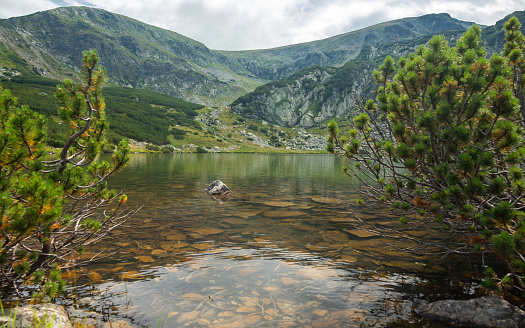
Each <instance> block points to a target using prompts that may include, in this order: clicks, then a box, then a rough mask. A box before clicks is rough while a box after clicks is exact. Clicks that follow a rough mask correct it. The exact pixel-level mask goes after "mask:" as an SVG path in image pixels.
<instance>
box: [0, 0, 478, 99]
mask: <svg viewBox="0 0 525 328" xmlns="http://www.w3.org/2000/svg"><path fill="white" fill-rule="evenodd" d="M470 25H472V23H469V22H462V21H459V20H456V19H453V18H451V17H450V16H449V15H448V14H432V15H425V16H421V17H413V18H405V19H399V20H395V21H391V22H386V23H383V24H378V25H374V26H371V27H368V28H365V29H361V30H359V31H354V32H350V33H346V34H342V35H338V36H334V37H332V38H328V39H324V40H320V41H314V42H308V43H302V44H297V45H291V46H286V47H280V48H274V49H267V50H253V51H216V50H211V49H209V48H207V47H206V46H205V45H203V44H202V43H200V42H197V41H195V40H192V39H190V38H187V37H185V36H183V35H180V34H178V33H175V32H172V31H168V30H164V29H161V28H157V27H154V26H151V25H148V24H144V23H142V22H139V21H137V20H134V19H131V18H128V17H125V16H122V15H118V14H113V13H110V12H107V11H105V10H102V9H96V8H90V7H63V8H57V9H53V10H49V11H44V12H38V13H34V14H32V15H28V16H23V17H14V18H10V19H2V20H0V41H1V42H0V66H1V67H2V69H1V70H0V76H4V77H10V76H13V75H17V74H22V75H40V76H44V77H50V78H54V79H58V80H62V79H64V78H72V77H75V76H77V70H78V67H79V65H80V63H81V53H82V51H84V50H87V49H97V50H98V52H99V55H100V57H101V60H102V64H103V65H104V66H105V67H106V69H107V75H108V77H109V79H110V83H112V84H113V85H119V86H128V87H133V88H147V89H150V90H153V91H156V92H161V93H164V94H168V95H172V96H176V97H178V98H182V99H184V100H187V101H191V102H196V103H200V104H207V105H225V104H229V103H231V102H232V101H233V100H234V99H237V98H238V97H240V96H242V95H244V94H246V93H247V92H249V91H253V90H254V89H255V88H256V87H257V86H260V85H262V84H263V83H266V82H269V81H273V80H279V79H282V78H285V77H287V76H290V75H292V74H293V73H295V72H297V71H299V70H301V69H304V68H307V67H312V66H315V65H322V66H327V65H330V66H342V65H344V64H345V63H346V62H348V61H349V60H352V59H354V58H356V57H357V55H358V54H359V53H360V52H361V50H362V49H363V47H364V46H365V45H372V46H379V45H381V44H383V43H385V42H392V41H398V40H410V39H413V38H417V37H419V36H422V35H426V34H429V33H430V34H432V33H439V32H443V31H446V30H464V29H466V28H467V27H468V26H470Z"/></svg>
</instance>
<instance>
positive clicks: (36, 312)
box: [0, 303, 72, 328]
mask: <svg viewBox="0 0 525 328" xmlns="http://www.w3.org/2000/svg"><path fill="white" fill-rule="evenodd" d="M13 318H16V322H15V323H14V325H12V324H13V322H12V320H13ZM36 318H38V320H37V319H36ZM39 321H40V322H45V323H46V325H44V326H45V327H52V328H72V326H71V322H70V320H69V315H68V313H67V311H66V309H64V307H63V306H60V305H57V304H50V303H47V304H37V305H26V306H21V307H17V308H16V309H13V310H11V311H9V312H7V314H6V315H5V316H0V327H6V326H7V327H17V328H30V327H35V326H36V325H34V323H35V322H39Z"/></svg>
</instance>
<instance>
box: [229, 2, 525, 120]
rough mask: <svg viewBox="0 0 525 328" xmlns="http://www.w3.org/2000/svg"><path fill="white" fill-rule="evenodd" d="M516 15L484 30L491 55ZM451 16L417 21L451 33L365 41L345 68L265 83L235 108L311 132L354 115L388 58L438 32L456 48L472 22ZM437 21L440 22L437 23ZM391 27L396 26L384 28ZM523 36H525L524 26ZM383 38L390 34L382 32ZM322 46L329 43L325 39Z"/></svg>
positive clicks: (319, 69)
mask: <svg viewBox="0 0 525 328" xmlns="http://www.w3.org/2000/svg"><path fill="white" fill-rule="evenodd" d="M511 16H516V17H517V18H518V19H520V21H522V22H525V11H521V12H515V13H513V14H512V15H508V16H507V17H505V18H504V19H502V20H500V21H498V22H497V23H496V24H495V25H494V26H490V27H485V28H484V30H483V34H482V41H483V43H484V46H485V47H486V48H487V51H488V53H495V52H499V51H501V50H502V49H503V45H504V44H505V33H504V31H503V24H504V23H505V21H507V20H508V19H509V18H510V17H511ZM446 17H448V16H447V15H444V14H441V15H426V16H422V17H419V18H416V19H415V20H416V21H426V22H427V23H428V24H432V22H437V23H436V24H437V25H438V26H440V27H442V28H446V27H450V28H452V30H449V31H440V32H438V33H429V34H426V35H423V36H419V37H414V38H407V39H403V40H394V41H390V42H387V40H386V39H383V40H382V41H381V42H365V43H363V44H362V47H361V48H360V53H359V55H358V56H357V57H356V58H352V59H350V60H349V61H347V62H346V64H344V65H343V66H342V67H313V68H306V69H303V70H301V71H298V72H295V73H294V74H293V75H291V76H289V77H287V78H284V79H282V80H280V81H275V82H270V83H268V84H265V85H262V86H260V87H258V88H257V89H255V90H254V91H253V92H251V93H248V94H246V95H244V96H242V97H239V98H238V99H236V100H235V101H234V102H233V103H232V104H231V110H232V112H234V113H237V114H240V115H243V116H245V117H249V118H252V119H259V120H263V121H268V122H271V123H275V124H279V125H282V126H289V127H291V126H297V125H298V126H301V127H306V128H309V127H321V126H323V125H324V122H326V121H327V120H330V119H332V118H343V117H345V116H351V115H352V114H353V112H352V110H353V107H354V106H355V101H356V99H355V96H357V97H358V98H362V99H370V98H373V93H372V90H373V81H372V80H371V72H372V71H373V70H374V69H375V68H376V67H377V66H378V65H379V64H380V63H381V62H382V60H383V59H384V58H385V57H386V56H387V55H391V56H393V57H400V56H404V55H408V54H409V53H411V52H414V51H415V50H416V49H417V47H419V46H420V45H422V44H425V43H426V42H428V40H430V38H432V37H433V36H434V35H436V34H442V35H444V36H445V38H447V40H449V43H450V44H452V45H453V44H454V43H455V41H456V40H457V39H458V38H459V37H460V36H461V34H463V32H464V31H465V30H464V29H457V28H459V27H467V26H468V24H464V25H458V24H454V23H450V25H447V24H446V22H445V21H443V19H444V18H446ZM432 18H434V19H436V18H437V20H433V19H432ZM410 20H412V19H405V20H400V21H398V23H397V24H400V25H396V24H395V25H393V26H397V27H396V28H395V30H396V31H400V28H399V26H403V25H405V24H407V23H408V22H409V21H410ZM439 22H441V23H439ZM389 24H392V22H390V23H385V24H380V25H389ZM411 24H412V23H411ZM412 25H413V24H412ZM391 26H392V25H390V27H391ZM369 29H373V30H374V31H375V32H374V33H378V32H377V31H379V29H378V27H377V26H375V27H373V28H369ZM365 30H366V29H365ZM387 30H390V29H387ZM427 31H428V30H427ZM522 32H525V27H523V26H522ZM407 33H408V32H407ZM384 34H387V33H385V30H384V29H383V35H384ZM362 35H365V38H366V39H369V40H370V39H373V38H371V37H368V38H367V37H366V35H370V34H365V33H361V36H362ZM407 35H408V34H407ZM391 39H394V38H391ZM319 42H325V40H323V41H319Z"/></svg>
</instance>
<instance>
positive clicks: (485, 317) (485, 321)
mask: <svg viewBox="0 0 525 328" xmlns="http://www.w3.org/2000/svg"><path fill="white" fill-rule="evenodd" d="M417 312H418V313H419V314H420V315H422V316H425V317H428V318H432V319H435V320H440V321H444V322H447V323H450V324H454V325H455V326H456V325H457V326H459V327H475V328H525V311H522V310H520V309H519V308H518V307H516V306H514V305H512V304H510V303H509V302H507V301H506V300H505V299H504V298H503V297H500V296H494V295H492V296H485V297H480V298H476V299H472V300H468V301H464V300H444V301H437V302H434V303H430V304H427V305H425V306H423V307H421V308H419V309H417Z"/></svg>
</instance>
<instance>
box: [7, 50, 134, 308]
mask: <svg viewBox="0 0 525 328" xmlns="http://www.w3.org/2000/svg"><path fill="white" fill-rule="evenodd" d="M83 57H84V58H83V59H84V66H83V80H82V82H83V83H82V85H75V84H73V83H72V82H71V81H68V80H66V81H64V85H62V86H59V87H57V89H56V97H57V99H58V102H59V104H60V107H59V114H60V117H61V119H62V120H63V121H64V125H65V126H67V132H68V133H67V137H66V140H65V142H64V144H63V145H62V147H61V151H60V152H59V154H58V156H57V157H56V158H48V156H47V155H46V153H45V150H44V139H45V130H44V129H43V127H44V117H43V115H39V114H37V113H36V112H34V111H32V110H30V109H29V107H28V106H26V105H22V106H20V107H17V98H15V97H13V96H12V95H11V92H10V91H9V90H3V89H2V90H0V91H1V92H0V132H1V133H0V208H1V215H0V217H1V225H0V270H1V275H0V287H1V288H3V289H4V290H5V289H8V290H11V292H12V293H17V294H18V296H20V297H22V293H23V292H24V293H25V292H27V291H31V290H35V291H36V293H34V295H33V296H34V297H36V298H38V299H45V298H53V297H55V296H56V295H57V294H58V293H59V292H61V291H63V290H64V288H65V282H64V280H62V279H61V269H66V268H69V267H72V266H74V265H75V261H76V260H77V259H79V258H81V256H82V255H83V252H84V249H85V247H86V246H88V245H90V244H92V243H94V242H95V241H97V240H99V239H101V238H103V237H105V236H106V235H107V234H108V233H109V232H110V231H111V230H112V229H114V228H115V227H117V226H119V225H120V224H122V223H123V222H125V221H126V220H127V219H128V218H129V217H130V216H131V215H132V214H133V213H134V211H128V212H122V211H121V210H120V207H121V205H122V204H124V203H125V202H126V196H125V195H121V194H118V193H116V192H115V191H113V190H109V189H108V188H107V185H106V182H105V179H106V178H107V177H108V176H109V175H111V174H112V173H114V172H115V171H117V170H119V169H120V168H122V167H123V166H124V165H125V164H126V162H127V161H128V159H129V147H128V145H127V142H125V141H124V140H123V141H122V142H121V143H120V144H119V146H118V148H117V150H116V151H115V152H114V153H113V163H112V164H110V163H107V162H99V161H94V160H95V158H96V157H97V155H98V154H99V152H100V150H101V148H102V147H103V146H104V144H105V139H104V134H105V132H106V130H107V127H108V124H107V121H106V116H105V110H104V108H105V104H104V98H103V97H102V95H101V88H102V85H103V83H104V82H105V77H104V72H103V71H102V70H100V69H99V66H98V62H99V59H98V55H97V53H96V51H89V52H85V53H84V55H83ZM101 208H104V209H107V210H108V211H107V212H105V213H107V214H106V215H102V214H100V215H98V214H97V213H99V211H97V210H98V209H101ZM112 209H113V210H112ZM91 260H93V258H91V257H90V258H88V259H84V261H87V262H90V261H91ZM26 295H27V294H26Z"/></svg>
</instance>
